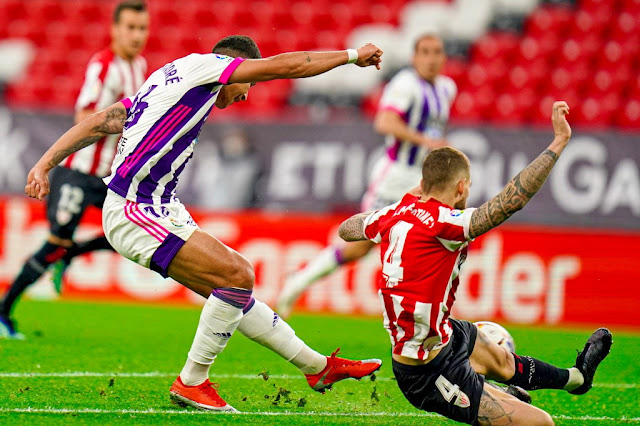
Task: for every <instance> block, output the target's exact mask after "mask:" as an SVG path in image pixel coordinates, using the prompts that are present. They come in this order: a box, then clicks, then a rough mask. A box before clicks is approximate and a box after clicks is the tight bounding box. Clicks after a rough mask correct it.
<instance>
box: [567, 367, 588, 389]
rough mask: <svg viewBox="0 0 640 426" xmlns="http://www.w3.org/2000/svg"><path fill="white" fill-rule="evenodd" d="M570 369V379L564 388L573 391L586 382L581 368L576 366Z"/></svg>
mask: <svg viewBox="0 0 640 426" xmlns="http://www.w3.org/2000/svg"><path fill="white" fill-rule="evenodd" d="M568 370H569V380H568V381H567V384H566V385H564V388H563V389H564V390H566V391H572V390H574V389H577V388H579V387H580V386H582V384H583V383H584V376H583V375H582V373H581V372H580V370H578V369H577V368H575V367H571V368H568Z"/></svg>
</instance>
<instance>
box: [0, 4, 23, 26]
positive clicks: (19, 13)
mask: <svg viewBox="0 0 640 426" xmlns="http://www.w3.org/2000/svg"><path fill="white" fill-rule="evenodd" d="M2 3H4V2H2ZM28 9H29V5H28V4H27V2H24V1H15V0H14V1H11V0H9V1H7V2H6V3H4V4H3V5H2V9H0V11H1V12H2V13H3V14H4V15H5V16H6V17H7V18H8V20H9V22H12V21H15V20H18V19H28V18H29V11H28Z"/></svg>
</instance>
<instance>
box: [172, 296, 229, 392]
mask: <svg viewBox="0 0 640 426" xmlns="http://www.w3.org/2000/svg"><path fill="white" fill-rule="evenodd" d="M241 319H242V309H241V308H236V307H233V306H231V305H230V304H228V303H227V302H224V301H222V300H220V299H219V298H217V297H215V296H214V295H211V296H209V299H207V303H206V304H205V305H204V307H203V308H202V313H201V314H200V322H199V323H198V330H197V331H196V336H195V337H194V339H193V343H192V345H191V350H190V351H189V355H188V358H187V362H186V363H185V366H184V368H183V369H182V372H181V373H180V378H181V379H182V383H184V384H185V385H187V386H197V385H199V384H202V383H203V382H204V381H205V380H207V379H208V378H209V368H210V367H211V364H213V361H214V359H215V358H216V356H217V355H218V354H219V353H220V352H222V350H223V349H224V347H225V346H226V345H227V342H228V341H229V338H231V335H232V334H233V332H234V331H235V329H236V328H237V327H238V323H239V322H240V320H241Z"/></svg>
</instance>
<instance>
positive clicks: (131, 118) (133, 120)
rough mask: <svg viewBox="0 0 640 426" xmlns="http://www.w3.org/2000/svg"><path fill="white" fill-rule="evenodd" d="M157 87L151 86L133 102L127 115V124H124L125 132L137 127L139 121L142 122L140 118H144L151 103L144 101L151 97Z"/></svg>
mask: <svg viewBox="0 0 640 426" xmlns="http://www.w3.org/2000/svg"><path fill="white" fill-rule="evenodd" d="M156 87H158V85H157V84H154V85H151V86H149V87H148V88H147V91H146V92H145V93H144V94H143V93H142V92H138V94H137V95H136V97H135V99H134V100H133V105H131V108H130V109H129V112H128V114H127V121H126V123H124V128H125V130H126V129H128V128H130V127H133V126H135V125H136V124H137V123H138V120H140V116H142V113H143V112H144V110H145V109H147V107H148V106H149V103H148V102H145V101H144V99H145V98H146V97H147V96H149V95H150V94H151V92H153V89H155V88H156Z"/></svg>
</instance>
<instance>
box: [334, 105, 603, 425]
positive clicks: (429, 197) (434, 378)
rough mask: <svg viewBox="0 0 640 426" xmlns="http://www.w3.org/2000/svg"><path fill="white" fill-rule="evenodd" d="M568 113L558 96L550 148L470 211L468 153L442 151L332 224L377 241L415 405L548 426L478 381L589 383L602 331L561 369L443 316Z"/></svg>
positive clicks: (529, 191) (456, 415)
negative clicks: (393, 196)
mask: <svg viewBox="0 0 640 426" xmlns="http://www.w3.org/2000/svg"><path fill="white" fill-rule="evenodd" d="M568 113H569V107H568V106H567V104H566V103H565V102H556V103H554V105H553V112H552V122H553V130H554V139H553V141H552V142H551V144H550V145H549V147H548V148H547V149H546V150H545V151H544V152H542V153H541V154H540V155H539V156H538V158H536V159H535V160H533V162H531V164H529V165H528V166H527V167H525V168H524V169H523V170H522V171H521V172H520V173H519V174H518V175H517V176H516V177H514V178H513V179H511V181H509V182H508V183H507V185H506V186H505V188H504V189H503V190H502V192H500V193H499V194H498V195H496V196H495V197H494V198H492V199H491V200H489V201H487V202H486V203H485V204H483V205H482V206H480V207H479V208H478V209H475V208H466V202H467V198H468V197H469V189H470V187H471V174H470V164H469V159H468V158H467V157H466V156H465V155H464V154H463V153H462V152H460V151H458V150H456V149H454V148H451V147H444V148H439V149H436V150H434V151H432V152H431V153H429V155H428V156H427V157H426V158H425V160H424V163H423V166H422V180H421V183H420V188H419V189H418V188H416V191H415V193H414V191H412V193H409V194H407V195H405V196H404V197H403V198H402V200H400V201H399V202H397V203H395V204H392V205H390V206H387V207H384V208H382V209H379V210H376V211H374V212H372V213H361V214H359V215H356V216H353V217H351V218H350V219H347V220H346V221H345V222H344V223H343V224H342V225H341V226H340V231H339V232H340V236H341V237H342V238H344V239H345V240H346V241H360V240H365V239H368V240H370V241H372V242H374V243H378V244H380V245H381V260H382V277H381V279H380V280H379V290H378V294H379V295H380V300H381V302H382V307H383V312H384V325H385V328H386V329H387V331H388V332H389V335H390V337H391V341H392V345H393V352H392V359H393V372H394V375H395V377H396V379H397V383H398V386H399V387H400V389H401V390H402V393H403V394H404V396H405V397H406V398H407V400H409V402H411V403H412V404H413V405H414V406H415V407H417V408H419V409H422V410H426V411H434V412H437V413H440V414H442V415H444V416H446V417H448V418H450V419H453V420H457V421H459V422H465V423H469V424H483V425H484V424H526V425H547V424H553V420H552V419H551V417H550V416H549V415H548V414H547V413H546V412H544V411H542V410H540V409H538V408H536V407H533V406H531V405H529V404H527V403H525V402H523V401H521V400H519V399H517V398H516V397H514V396H513V395H511V394H508V393H506V392H504V391H503V390H502V389H501V388H498V387H494V386H491V385H489V384H488V383H486V382H485V381H484V378H485V377H486V378H487V379H490V380H495V381H497V382H501V383H506V384H508V385H513V386H518V387H521V388H523V389H527V390H531V389H564V390H567V391H569V392H570V393H572V394H577V395H580V394H584V393H586V392H587V391H588V390H589V389H591V386H592V383H593V377H594V375H595V371H596V369H597V367H598V365H599V364H600V362H601V361H602V360H603V359H604V358H605V357H606V356H607V354H608V353H609V350H610V348H611V343H612V338H611V333H609V330H607V329H606V328H600V329H598V330H596V331H595V332H594V333H593V334H592V335H591V337H589V339H588V341H587V344H586V345H585V347H584V349H583V351H582V352H581V353H580V354H579V355H578V357H577V359H576V364H575V367H573V368H568V369H563V368H557V367H555V366H553V365H550V364H547V363H546V362H543V361H540V360H538V359H535V358H532V357H528V356H518V355H515V354H512V353H511V352H509V351H508V350H507V349H506V348H503V347H501V346H499V345H498V344H496V343H494V342H491V341H490V340H489V339H488V338H487V337H486V336H485V335H484V332H482V331H481V330H480V331H478V329H477V328H476V327H475V326H474V325H473V324H471V323H470V322H467V321H460V320H456V319H453V318H450V317H449V315H450V312H451V309H452V307H453V302H454V301H455V292H456V290H457V287H458V283H459V277H458V275H459V273H460V269H461V267H462V264H463V263H464V261H465V259H466V257H467V246H468V244H469V242H470V241H473V240H474V238H476V237H478V236H480V235H482V234H484V233H486V232H488V231H490V230H491V229H493V228H495V227H497V226H498V225H500V224H501V223H503V222H504V221H506V220H507V219H508V218H509V217H511V215H513V214H514V213H515V212H517V211H518V210H520V209H522V208H523V207H524V206H525V205H526V204H527V203H528V202H529V200H530V199H531V198H532V197H533V196H534V195H535V194H536V193H537V192H538V190H540V188H541V187H542V185H543V184H544V182H545V180H546V179H547V177H548V176H549V173H550V172H551V170H552V168H553V166H554V165H555V163H556V161H557V160H558V158H559V156H560V155H561V154H562V151H563V150H564V148H565V147H566V145H567V143H568V142H569V139H570V137H571V128H570V127H569V123H567V121H566V118H565V115H566V114H568Z"/></svg>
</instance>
